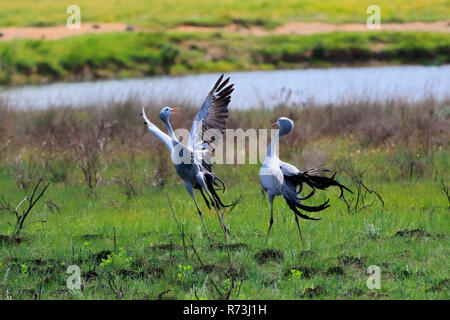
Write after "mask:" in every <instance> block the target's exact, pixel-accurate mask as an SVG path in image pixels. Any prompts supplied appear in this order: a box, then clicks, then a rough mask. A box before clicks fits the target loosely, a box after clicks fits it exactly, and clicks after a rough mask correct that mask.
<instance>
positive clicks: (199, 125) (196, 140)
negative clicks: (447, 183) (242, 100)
mask: <svg viewBox="0 0 450 320" xmlns="http://www.w3.org/2000/svg"><path fill="white" fill-rule="evenodd" d="M223 77H224V75H223V74H222V75H221V76H220V77H219V79H218V80H217V81H216V83H215V84H214V86H213V88H212V89H211V91H210V92H209V93H208V95H207V96H206V99H205V101H204V102H203V104H202V107H201V108H200V111H199V112H198V113H197V115H196V116H195V119H194V123H193V124H192V128H191V132H190V136H189V142H188V146H189V147H190V148H191V149H192V150H193V151H194V153H195V156H196V159H197V160H198V162H199V163H203V162H204V160H205V154H207V153H209V154H211V153H212V152H213V151H214V149H215V148H216V147H217V146H218V145H219V143H220V141H221V136H222V135H223V134H224V133H225V129H226V125H227V119H228V105H229V103H230V101H231V93H232V92H233V90H234V84H229V85H228V83H229V82H230V78H229V77H228V78H226V79H225V80H223ZM222 80H223V81H222ZM212 130H213V132H211V131H212Z"/></svg>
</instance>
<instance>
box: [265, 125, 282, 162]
mask: <svg viewBox="0 0 450 320" xmlns="http://www.w3.org/2000/svg"><path fill="white" fill-rule="evenodd" d="M279 140H280V130H278V131H277V132H276V133H275V135H274V136H273V138H272V141H271V142H270V144H269V147H268V148H267V154H266V157H267V158H278V156H277V151H278V142H279Z"/></svg>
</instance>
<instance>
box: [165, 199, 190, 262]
mask: <svg viewBox="0 0 450 320" xmlns="http://www.w3.org/2000/svg"><path fill="white" fill-rule="evenodd" d="M166 197H167V200H168V201H169V206H170V210H171V211H172V216H173V218H174V219H175V222H176V224H177V227H178V230H180V234H181V240H182V241H183V250H184V257H185V258H186V260H187V259H188V254H187V248H186V242H185V240H184V225H182V226H181V227H180V224H179V223H178V220H177V217H176V215H175V211H174V210H173V207H172V202H171V201H170V198H169V194H167V193H166Z"/></svg>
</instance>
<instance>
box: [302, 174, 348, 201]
mask: <svg viewBox="0 0 450 320" xmlns="http://www.w3.org/2000/svg"><path fill="white" fill-rule="evenodd" d="M320 171H327V170H317V169H315V168H311V169H308V170H306V171H303V172H300V173H299V174H298V175H297V181H296V182H297V183H298V184H299V185H300V189H301V188H302V184H303V183H306V184H307V185H308V186H310V187H311V188H312V189H313V190H315V189H320V190H325V189H328V188H329V187H331V186H335V187H338V188H339V189H340V191H341V194H340V195H339V197H342V196H343V194H344V190H347V191H349V192H351V193H353V192H352V191H351V190H350V189H349V188H347V187H346V186H344V185H342V184H340V183H339V182H337V181H336V180H335V179H334V177H335V176H336V173H334V174H333V176H332V177H331V178H329V177H326V176H323V175H317V173H319V172H320ZM310 196H311V195H310ZM310 196H308V197H307V198H309V197H310Z"/></svg>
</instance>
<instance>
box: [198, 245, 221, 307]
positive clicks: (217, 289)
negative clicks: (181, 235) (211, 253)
mask: <svg viewBox="0 0 450 320" xmlns="http://www.w3.org/2000/svg"><path fill="white" fill-rule="evenodd" d="M190 239H191V244H192V250H194V254H195V256H196V257H197V259H198V262H200V265H201V266H202V268H203V269H204V270H205V264H204V263H203V261H202V259H201V258H200V256H199V255H198V252H197V250H196V249H195V245H194V240H193V239H192V237H191V238H190ZM209 281H210V282H211V284H212V285H213V287H214V289H216V291H217V293H218V294H219V295H220V297H221V298H222V299H223V298H224V296H223V294H222V292H221V291H220V290H219V288H217V286H216V284H215V283H214V281H213V280H212V279H211V278H209Z"/></svg>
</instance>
